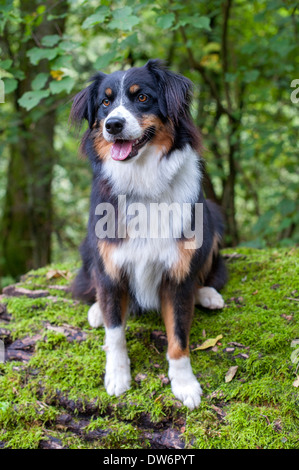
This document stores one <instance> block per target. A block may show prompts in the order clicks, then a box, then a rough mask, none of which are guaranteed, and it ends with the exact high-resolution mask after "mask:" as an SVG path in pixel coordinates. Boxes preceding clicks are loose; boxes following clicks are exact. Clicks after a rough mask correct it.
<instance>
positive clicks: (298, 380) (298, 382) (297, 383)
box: [293, 375, 299, 387]
mask: <svg viewBox="0 0 299 470" xmlns="http://www.w3.org/2000/svg"><path fill="white" fill-rule="evenodd" d="M293 387H299V375H298V376H297V378H296V379H295V380H294V382H293Z"/></svg>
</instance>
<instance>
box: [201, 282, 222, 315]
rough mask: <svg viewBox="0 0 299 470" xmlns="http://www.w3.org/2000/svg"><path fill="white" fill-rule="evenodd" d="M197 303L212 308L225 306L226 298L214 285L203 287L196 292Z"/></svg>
mask: <svg viewBox="0 0 299 470" xmlns="http://www.w3.org/2000/svg"><path fill="white" fill-rule="evenodd" d="M195 303H197V304H200V305H202V306H203V307H205V308H210V309H211V310H213V309H217V308H223V307H224V300H223V297H222V295H221V294H219V292H217V291H216V289H214V287H202V288H201V289H198V291H197V293H196V299H195Z"/></svg>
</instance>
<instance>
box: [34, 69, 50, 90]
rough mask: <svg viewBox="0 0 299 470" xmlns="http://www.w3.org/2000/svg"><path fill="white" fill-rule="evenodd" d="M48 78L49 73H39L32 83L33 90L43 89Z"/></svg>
mask: <svg viewBox="0 0 299 470" xmlns="http://www.w3.org/2000/svg"><path fill="white" fill-rule="evenodd" d="M48 78H49V75H48V74H47V73H39V74H38V75H36V77H35V79H34V80H33V81H32V83H31V88H32V90H34V91H36V90H41V89H42V88H43V87H44V86H45V84H46V82H47V80H48Z"/></svg>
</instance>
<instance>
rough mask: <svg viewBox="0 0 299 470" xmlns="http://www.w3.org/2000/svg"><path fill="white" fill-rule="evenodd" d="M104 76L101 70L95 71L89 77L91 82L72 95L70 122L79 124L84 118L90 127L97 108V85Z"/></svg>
mask: <svg viewBox="0 0 299 470" xmlns="http://www.w3.org/2000/svg"><path fill="white" fill-rule="evenodd" d="M105 77H106V74H104V73H102V72H98V73H96V74H95V75H94V76H93V77H91V79H90V81H91V82H92V83H91V84H90V85H89V86H88V87H87V88H84V90H81V91H80V92H79V93H77V95H76V96H75V97H74V101H73V105H72V109H71V114H70V120H71V123H72V124H80V123H81V122H82V121H83V119H86V120H87V121H88V124H89V127H90V128H92V126H93V124H94V122H95V119H96V113H97V110H98V92H99V86H100V84H101V82H102V80H103V79H104V78H105Z"/></svg>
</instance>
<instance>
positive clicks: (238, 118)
mask: <svg viewBox="0 0 299 470" xmlns="http://www.w3.org/2000/svg"><path fill="white" fill-rule="evenodd" d="M298 15H299V9H298V4H297V2H295V1H292V0H273V1H271V2H268V1H265V0H261V1H252V2H246V1H245V0H211V1H209V2H204V1H196V2H195V1H194V2H183V1H181V0H180V1H168V2H167V1H165V0H158V1H155V2H152V1H149V0H142V1H138V2H136V1H108V0H101V1H94V0H89V1H87V0H68V1H67V0H61V1H56V0H49V1H47V2H41V1H39V0H33V1H29V0H23V1H22V2H19V1H16V0H1V1H0V47H1V61H0V78H1V79H2V80H3V82H4V87H5V102H4V103H1V104H0V110H1V114H0V126H1V142H0V149H1V159H0V231H1V232H0V233H1V238H0V245H1V248H0V276H1V275H2V284H6V283H7V282H8V280H11V277H13V278H15V277H16V276H18V275H19V274H22V273H24V272H26V271H28V270H29V269H32V268H36V267H38V266H42V265H44V264H46V263H48V262H50V261H55V260H63V259H70V258H71V259H72V258H75V257H76V256H77V247H78V245H79V243H80V241H81V239H82V236H83V234H84V230H85V226H86V221H87V217H88V205H89V190H90V179H91V173H90V169H89V166H88V163H87V162H86V161H85V160H84V159H82V158H80V156H79V153H78V147H79V136H78V134H77V133H76V132H75V131H74V130H72V129H71V128H70V126H69V122H68V116H69V112H70V107H71V99H72V97H73V96H74V95H75V94H76V93H77V92H78V91H80V90H81V89H82V88H83V87H85V86H86V85H87V83H88V79H89V78H90V76H92V75H93V74H94V73H95V72H96V71H97V70H101V71H103V72H106V73H110V72H112V71H114V70H119V69H124V68H128V67H132V66H141V65H144V64H145V63H146V61H147V60H148V59H150V58H159V59H162V60H164V61H165V62H166V64H167V65H168V66H169V67H170V68H171V69H172V70H175V71H177V72H179V73H181V74H183V75H185V76H187V77H188V78H190V79H191V80H192V82H193V83H194V96H193V104H192V115H193V118H194V121H195V123H196V125H197V126H198V127H199V128H200V129H201V132H202V137H203V145H204V151H203V155H202V156H203V158H204V159H205V161H206V168H207V176H206V178H205V181H204V187H205V192H206V195H207V196H208V197H210V198H212V199H214V200H215V201H217V202H218V203H219V204H221V205H222V207H223V209H224V212H225V215H226V225H227V233H226V239H225V243H226V245H227V246H236V245H247V246H251V247H256V248H263V247H266V246H290V245H293V244H296V243H298V240H299V231H298V221H299V216H298V164H297V161H298V122H299V120H298V106H299V104H298V102H299V88H298V87H299V68H298Z"/></svg>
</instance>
